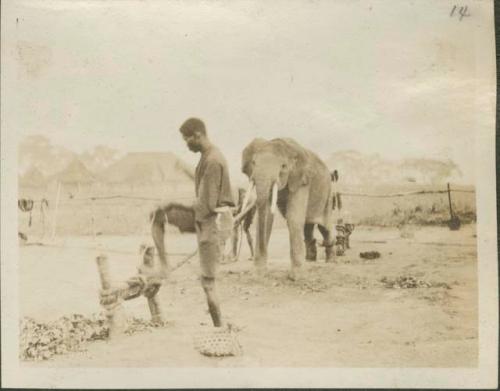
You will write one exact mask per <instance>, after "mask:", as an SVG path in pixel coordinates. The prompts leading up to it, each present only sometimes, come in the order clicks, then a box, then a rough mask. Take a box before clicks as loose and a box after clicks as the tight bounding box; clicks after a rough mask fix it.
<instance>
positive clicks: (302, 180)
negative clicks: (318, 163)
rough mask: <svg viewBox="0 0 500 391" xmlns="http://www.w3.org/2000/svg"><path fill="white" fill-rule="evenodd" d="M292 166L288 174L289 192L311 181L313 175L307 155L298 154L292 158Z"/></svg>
mask: <svg viewBox="0 0 500 391" xmlns="http://www.w3.org/2000/svg"><path fill="white" fill-rule="evenodd" d="M294 161H295V164H294V166H295V167H294V168H293V169H292V170H291V171H290V175H289V176H288V189H289V190H290V191H291V192H294V191H297V190H299V188H300V187H302V186H307V185H309V184H310V183H311V178H312V176H313V175H314V173H313V170H312V168H311V166H310V163H309V160H308V159H307V156H306V157H304V156H298V157H296V158H295V159H294Z"/></svg>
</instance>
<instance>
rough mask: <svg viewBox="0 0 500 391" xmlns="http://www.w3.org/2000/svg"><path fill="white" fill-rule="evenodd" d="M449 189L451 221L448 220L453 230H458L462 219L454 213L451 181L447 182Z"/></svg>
mask: <svg viewBox="0 0 500 391" xmlns="http://www.w3.org/2000/svg"><path fill="white" fill-rule="evenodd" d="M447 189H448V204H449V206H450V221H449V222H448V227H449V228H450V230H452V231H458V230H459V229H460V225H461V223H460V219H459V218H458V216H456V215H455V214H454V213H453V208H452V206H451V189H450V184H449V183H448V184H447Z"/></svg>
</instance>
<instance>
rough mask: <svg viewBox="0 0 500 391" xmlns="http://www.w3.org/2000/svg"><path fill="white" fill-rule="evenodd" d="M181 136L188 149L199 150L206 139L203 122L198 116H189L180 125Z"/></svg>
mask: <svg viewBox="0 0 500 391" xmlns="http://www.w3.org/2000/svg"><path fill="white" fill-rule="evenodd" d="M179 130H180V132H181V134H182V138H183V139H184V141H185V142H186V144H187V146H188V148H189V150H190V151H193V152H200V151H201V150H202V146H203V144H204V143H206V141H207V131H206V129H205V124H204V123H203V121H202V120H200V119H198V118H189V119H188V120H186V121H185V122H184V123H183V124H182V125H181V127H180V129H179Z"/></svg>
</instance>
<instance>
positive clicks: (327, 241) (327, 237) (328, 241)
mask: <svg viewBox="0 0 500 391" xmlns="http://www.w3.org/2000/svg"><path fill="white" fill-rule="evenodd" d="M318 230H319V232H320V233H321V236H323V243H324V245H325V259H326V262H334V261H335V251H334V246H335V240H334V237H333V232H332V231H331V230H330V229H328V228H327V227H325V226H324V225H318Z"/></svg>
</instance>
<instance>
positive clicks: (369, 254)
mask: <svg viewBox="0 0 500 391" xmlns="http://www.w3.org/2000/svg"><path fill="white" fill-rule="evenodd" d="M359 256H360V257H361V258H363V259H377V258H380V253H379V252H378V251H365V252H362V253H359Z"/></svg>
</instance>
